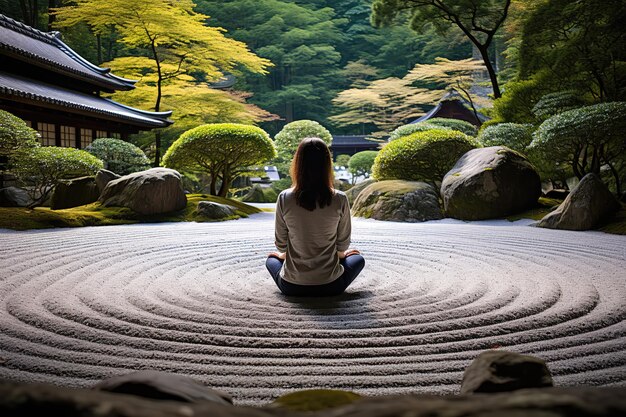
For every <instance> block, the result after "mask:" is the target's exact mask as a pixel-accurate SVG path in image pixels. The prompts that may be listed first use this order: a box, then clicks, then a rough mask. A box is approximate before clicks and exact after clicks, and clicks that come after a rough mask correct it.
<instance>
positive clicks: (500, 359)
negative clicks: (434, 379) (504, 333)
mask: <svg viewBox="0 0 626 417" xmlns="http://www.w3.org/2000/svg"><path fill="white" fill-rule="evenodd" d="M551 386H552V375H551V374H550V371H549V370H548V367H547V366H546V363H545V362H544V361H543V360H542V359H539V358H536V357H534V356H528V355H520V354H519V353H515V352H507V351H504V350H491V351H486V352H483V353H481V354H480V355H478V356H477V357H476V359H474V361H473V362H472V363H471V364H470V365H469V366H468V367H467V368H466V369H465V373H464V374H463V382H462V383H461V394H471V393H476V392H506V391H515V390H518V389H523V388H544V387H551Z"/></svg>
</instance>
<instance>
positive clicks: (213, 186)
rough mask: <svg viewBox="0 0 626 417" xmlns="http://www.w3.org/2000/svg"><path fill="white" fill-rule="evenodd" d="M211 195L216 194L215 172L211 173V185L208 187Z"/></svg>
mask: <svg viewBox="0 0 626 417" xmlns="http://www.w3.org/2000/svg"><path fill="white" fill-rule="evenodd" d="M209 192H210V193H211V195H217V175H215V173H213V172H212V173H211V186H210V189H209Z"/></svg>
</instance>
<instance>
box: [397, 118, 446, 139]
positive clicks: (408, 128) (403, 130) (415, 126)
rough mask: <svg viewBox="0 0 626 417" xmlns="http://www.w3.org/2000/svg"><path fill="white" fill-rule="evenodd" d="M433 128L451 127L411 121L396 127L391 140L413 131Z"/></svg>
mask: <svg viewBox="0 0 626 417" xmlns="http://www.w3.org/2000/svg"><path fill="white" fill-rule="evenodd" d="M432 129H444V130H447V129H449V128H448V127H444V126H437V125H434V124H432V123H428V122H420V123H411V124H408V125H402V126H400V127H398V128H396V129H395V130H394V131H393V132H391V134H390V135H389V141H392V140H396V139H400V138H402V137H405V136H409V135H412V134H413V133H416V132H425V131H427V130H432Z"/></svg>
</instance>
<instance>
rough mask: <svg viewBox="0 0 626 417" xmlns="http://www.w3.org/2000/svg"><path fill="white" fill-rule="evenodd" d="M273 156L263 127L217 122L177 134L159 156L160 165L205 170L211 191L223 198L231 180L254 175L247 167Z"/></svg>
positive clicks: (272, 144)
mask: <svg viewBox="0 0 626 417" xmlns="http://www.w3.org/2000/svg"><path fill="white" fill-rule="evenodd" d="M275 157H276V149H275V148H274V143H273V142H272V140H271V139H270V137H269V135H268V134H267V133H266V132H265V131H264V130H263V129H261V128H258V127H256V126H249V125H242V124H237V123H218V124H208V125H203V126H198V127H196V128H194V129H191V130H188V131H186V132H185V133H183V134H182V135H180V137H179V138H178V139H177V140H176V141H175V142H174V143H173V144H172V146H170V148H169V149H168V150H167V152H166V153H165V155H164V156H163V165H164V166H166V167H168V168H173V169H178V170H181V171H186V170H188V171H201V172H205V173H207V174H208V175H209V176H210V181H211V183H210V190H211V194H212V195H219V196H220V197H226V195H227V194H228V190H229V189H230V185H231V184H232V182H233V180H235V179H236V178H238V177H240V176H245V175H255V173H254V172H252V170H251V169H250V167H251V166H253V165H260V164H263V163H265V162H267V161H269V160H270V159H272V158H275ZM218 185H219V186H220V189H219V191H218V190H217V186H218Z"/></svg>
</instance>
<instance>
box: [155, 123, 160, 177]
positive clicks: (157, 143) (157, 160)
mask: <svg viewBox="0 0 626 417" xmlns="http://www.w3.org/2000/svg"><path fill="white" fill-rule="evenodd" d="M154 147H155V149H154V167H155V168H156V167H158V166H161V129H157V130H156V131H155V132H154Z"/></svg>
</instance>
